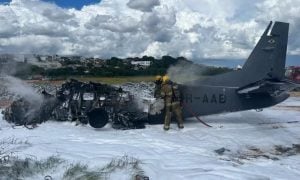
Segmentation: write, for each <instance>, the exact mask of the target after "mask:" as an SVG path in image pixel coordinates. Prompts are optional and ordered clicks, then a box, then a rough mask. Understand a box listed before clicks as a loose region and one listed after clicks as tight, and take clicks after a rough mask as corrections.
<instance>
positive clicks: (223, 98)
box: [219, 94, 226, 104]
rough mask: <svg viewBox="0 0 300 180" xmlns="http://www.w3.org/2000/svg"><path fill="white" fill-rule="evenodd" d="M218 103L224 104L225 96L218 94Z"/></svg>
mask: <svg viewBox="0 0 300 180" xmlns="http://www.w3.org/2000/svg"><path fill="white" fill-rule="evenodd" d="M219 103H221V104H224V103H226V95H225V94H219Z"/></svg>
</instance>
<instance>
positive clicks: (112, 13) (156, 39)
mask: <svg viewBox="0 0 300 180" xmlns="http://www.w3.org/2000/svg"><path fill="white" fill-rule="evenodd" d="M0 2H1V3H0V27H1V29H0V53H24V54H27V53H28V54H32V53H37V54H59V55H83V56H94V57H95V56H96V57H102V58H109V57H112V56H116V57H131V56H139V57H141V56H144V55H148V56H155V57H161V56H163V55H171V56H174V57H177V56H184V57H186V58H188V59H191V60H202V59H214V60H215V59H246V58H247V57H248V56H249V54H250V52H251V50H252V49H253V47H254V46H255V44H256V42H257V41H258V39H259V37H260V36H261V34H262V33H263V31H264V29H265V28H266V26H267V25H268V23H269V21H271V20H273V21H284V22H289V23H290V34H289V44H288V57H290V56H293V57H298V56H300V38H299V37H300V13H299V12H300V1H299V0H286V1H282V0H244V1H240V0H225V1H224V0H147V1H145V0H101V1H100V0H81V1H79V0H68V1H67V0H11V1H7V0H4V1H3V0H0ZM3 2H6V3H3Z"/></svg>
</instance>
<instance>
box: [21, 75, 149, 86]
mask: <svg viewBox="0 0 300 180" xmlns="http://www.w3.org/2000/svg"><path fill="white" fill-rule="evenodd" d="M71 78H72V79H77V80H79V81H83V82H89V81H92V82H100V83H105V84H124V83H127V82H133V83H136V82H142V81H144V82H149V81H154V80H155V76H120V77H85V76H83V77H80V76H70V77H68V78H66V79H71ZM26 82H29V83H33V84H45V83H46V84H48V83H51V84H53V85H61V84H63V83H64V82H65V80H27V81H26Z"/></svg>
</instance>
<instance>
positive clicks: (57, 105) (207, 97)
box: [5, 22, 300, 129]
mask: <svg viewBox="0 0 300 180" xmlns="http://www.w3.org/2000/svg"><path fill="white" fill-rule="evenodd" d="M288 31H289V24H288V23H284V22H275V23H273V22H270V24H269V25H268V27H267V28H266V30H265V31H264V33H263V35H262V36H261V38H260V40H259V41H258V43H257V45H256V46H255V48H254V50H253V51H252V52H251V54H250V56H249V58H248V59H247V61H246V62H245V64H244V65H243V68H242V69H241V70H237V71H232V72H228V73H225V74H220V75H216V76H211V77H208V78H206V79H201V78H199V79H196V80H193V81H191V82H187V83H185V84H180V85H179V90H180V94H181V95H180V96H181V98H180V99H181V103H182V112H183V117H184V118H189V117H195V118H197V119H198V121H199V122H202V121H201V120H200V119H199V118H198V116H206V115H211V114H220V113H225V112H237V111H245V110H251V109H256V110H261V109H263V108H267V107H271V106H274V105H276V104H278V103H281V102H282V101H284V100H286V99H287V98H288V97H289V94H288V92H289V91H291V90H293V89H295V88H297V87H300V84H299V83H297V82H293V81H291V80H289V79H287V78H286V77H285V76H284V71H285V62H286V51H287V43H288ZM138 93H141V92H138ZM43 94H44V96H45V97H44V101H43V103H42V105H41V106H38V107H39V108H34V106H36V105H35V104H34V103H31V104H30V103H29V104H28V105H26V101H24V100H22V99H21V100H19V101H16V102H14V103H13V104H12V106H11V107H10V108H8V109H7V110H6V112H5V118H6V119H7V120H8V121H10V122H14V123H16V124H26V123H31V122H37V123H40V122H43V121H45V120H48V119H51V118H54V119H58V120H77V121H80V122H82V123H89V124H90V125H91V126H92V127H95V128H101V127H103V126H104V125H105V124H106V123H107V122H109V121H111V122H112V126H113V127H114V128H122V129H130V128H142V127H144V124H145V123H149V124H151V123H156V122H157V123H161V122H162V120H163V114H164V113H162V112H164V111H163V108H164V100H163V99H160V98H158V99H156V100H154V101H153V102H151V100H150V99H149V102H150V103H149V102H148V105H149V108H148V110H147V111H143V110H139V105H138V104H139V103H136V101H135V100H134V98H133V97H134V96H131V95H130V93H129V92H126V91H123V90H122V89H119V88H114V87H110V86H108V85H103V84H96V83H89V84H85V83H81V82H78V81H74V80H73V81H71V82H68V83H66V84H64V85H63V86H62V88H61V90H60V91H58V92H57V93H56V96H54V97H53V96H51V95H49V94H47V93H46V92H44V93H43ZM160 100H162V103H160ZM146 104H147V103H146ZM161 104H162V105H161ZM31 107H32V108H31ZM146 109H147V108H146ZM202 123H203V124H205V123H204V122H202ZM205 125H207V124H205ZM207 126H208V125H207Z"/></svg>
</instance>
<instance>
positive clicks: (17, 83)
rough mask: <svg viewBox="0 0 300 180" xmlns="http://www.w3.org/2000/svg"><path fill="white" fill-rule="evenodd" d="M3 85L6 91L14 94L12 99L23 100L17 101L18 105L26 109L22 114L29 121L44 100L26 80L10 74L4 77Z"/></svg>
mask: <svg viewBox="0 0 300 180" xmlns="http://www.w3.org/2000/svg"><path fill="white" fill-rule="evenodd" d="M4 86H5V87H6V88H7V91H8V92H10V93H12V94H14V95H15V98H14V99H23V100H24V101H19V103H21V104H19V106H20V108H24V110H25V111H26V114H25V115H24V118H26V121H27V122H31V121H32V120H33V119H34V118H35V116H36V115H37V112H39V110H40V107H41V106H42V103H43V100H44V98H43V96H42V95H40V94H38V93H37V92H36V91H35V89H34V88H33V87H31V86H30V85H29V84H27V83H26V82H24V81H22V80H20V79H17V78H15V77H12V76H7V77H5V79H4Z"/></svg>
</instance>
